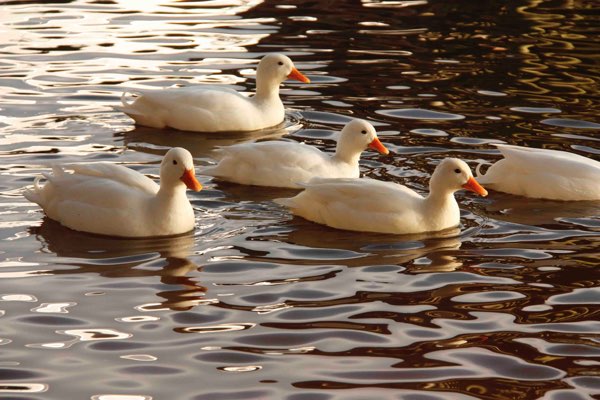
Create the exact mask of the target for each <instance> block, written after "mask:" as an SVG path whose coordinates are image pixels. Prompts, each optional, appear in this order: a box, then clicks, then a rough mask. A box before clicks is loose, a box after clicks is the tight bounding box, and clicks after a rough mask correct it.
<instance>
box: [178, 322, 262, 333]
mask: <svg viewBox="0 0 600 400" xmlns="http://www.w3.org/2000/svg"><path fill="white" fill-rule="evenodd" d="M254 326H255V324H223V325H213V326H186V327H183V328H175V331H176V332H181V333H221V332H235V331H243V330H246V329H251V328H253V327H254Z"/></svg>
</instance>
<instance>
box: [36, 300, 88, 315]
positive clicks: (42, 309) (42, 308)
mask: <svg viewBox="0 0 600 400" xmlns="http://www.w3.org/2000/svg"><path fill="white" fill-rule="evenodd" d="M76 305H77V303H74V302H67V303H42V304H40V305H39V306H38V307H36V308H32V309H31V311H34V312H39V313H57V314H68V313H69V310H67V308H69V307H73V306H76Z"/></svg>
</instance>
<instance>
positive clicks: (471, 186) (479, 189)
mask: <svg viewBox="0 0 600 400" xmlns="http://www.w3.org/2000/svg"><path fill="white" fill-rule="evenodd" d="M462 187H463V188H464V189H467V190H470V191H471V192H475V193H477V194H479V195H480V196H483V197H485V196H487V195H488V191H487V190H485V188H484V187H483V186H481V185H480V184H479V182H477V181H476V180H475V178H473V177H470V178H469V180H468V181H467V183H465V184H464V185H463V186H462Z"/></svg>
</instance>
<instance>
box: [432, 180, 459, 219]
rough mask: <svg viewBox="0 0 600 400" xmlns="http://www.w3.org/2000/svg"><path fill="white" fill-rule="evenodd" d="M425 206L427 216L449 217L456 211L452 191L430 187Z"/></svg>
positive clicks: (456, 205)
mask: <svg viewBox="0 0 600 400" xmlns="http://www.w3.org/2000/svg"><path fill="white" fill-rule="evenodd" d="M425 204H426V208H427V211H428V213H429V215H449V214H451V213H454V212H455V211H456V210H457V209H458V204H457V203H456V199H455V198H454V190H451V189H447V188H439V187H438V188H436V187H431V186H430V188H429V195H428V196H427V197H426V199H425Z"/></svg>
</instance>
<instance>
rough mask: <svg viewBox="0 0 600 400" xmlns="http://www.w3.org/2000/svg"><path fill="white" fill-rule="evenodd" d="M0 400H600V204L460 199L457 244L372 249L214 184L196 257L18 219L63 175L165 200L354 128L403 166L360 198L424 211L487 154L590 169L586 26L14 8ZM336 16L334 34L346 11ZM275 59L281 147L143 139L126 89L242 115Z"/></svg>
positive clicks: (73, 4) (188, 7)
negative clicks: (222, 154) (140, 184)
mask: <svg viewBox="0 0 600 400" xmlns="http://www.w3.org/2000/svg"><path fill="white" fill-rule="evenodd" d="M0 5H1V7H0V18H1V21H2V25H1V26H0V32H1V36H0V52H1V53H2V57H1V58H0V93H1V96H0V126H1V127H2V130H1V133H0V146H1V147H0V155H1V157H2V161H3V163H2V166H1V167H0V170H1V179H0V202H1V204H2V207H1V210H0V239H1V241H2V248H1V250H0V252H1V253H0V254H1V256H0V397H1V398H7V399H96V400H115V399H119V400H131V399H135V400H138V399H284V398H285V399H289V400H301V399H302V400H305V399H317V400H325V399H398V398H400V399H535V398H544V399H553V400H561V399H592V398H598V396H599V395H600V377H599V376H598V375H599V373H600V372H599V371H600V368H599V366H600V362H599V361H598V360H599V356H600V346H599V344H600V322H598V320H599V319H600V312H599V307H598V300H599V299H600V291H599V289H598V286H599V285H598V283H599V275H598V272H597V269H598V266H599V258H600V251H599V249H600V245H599V243H600V240H599V238H600V234H599V231H600V217H599V215H600V204H598V203H597V202H596V203H594V202H578V203H559V202H551V201H535V200H526V199H523V198H519V197H514V196H507V195H500V194H498V193H494V194H493V195H492V196H490V197H489V198H486V199H481V198H475V197H474V196H471V195H468V194H465V193H459V194H458V195H457V198H458V199H459V201H460V203H461V205H462V210H463V219H462V223H463V226H462V227H461V229H460V230H456V231H450V232H443V233H440V234H437V235H430V236H422V237H419V236H411V237H402V236H388V235H375V234H357V233H351V232H343V231H337V230H334V229H328V228H324V227H321V226H317V225H315V224H312V223H309V222H306V221H304V220H302V219H299V218H292V217H290V215H289V214H288V213H287V212H286V211H285V210H284V209H282V208H281V207H279V206H277V205H276V204H275V203H273V202H272V199H274V198H276V197H281V196H282V195H283V196H287V195H290V194H293V193H295V192H294V191H286V190H275V189H266V188H254V187H244V186H239V185H231V184H223V183H219V184H217V183H215V182H212V181H211V180H210V179H209V178H206V177H202V176H201V177H200V179H201V181H202V183H203V184H204V187H205V189H204V190H203V191H201V192H200V193H189V194H188V196H189V197H190V198H191V200H192V203H193V206H194V208H195V210H196V218H197V221H196V222H197V229H196V230H195V232H194V233H193V234H190V235H186V236H182V237H177V238H170V239H152V240H115V239H110V238H102V237H96V236H91V235H85V234H81V233H77V232H73V231H70V230H68V229H65V228H63V227H61V226H60V225H58V224H57V223H55V222H53V221H51V220H48V219H46V218H44V217H43V214H42V213H41V212H40V210H39V208H38V207H37V206H35V205H33V204H31V203H28V202H27V201H26V200H25V199H24V198H23V197H22V192H23V188H24V187H26V186H27V185H30V184H31V183H32V181H33V179H34V176H36V175H37V174H38V173H39V172H40V171H45V170H47V169H48V165H50V164H51V163H53V162H95V161H110V162H115V163H121V164H126V165H128V166H130V167H131V168H134V169H136V170H138V171H141V172H143V173H146V174H149V175H150V176H153V177H156V174H157V171H158V164H159V162H160V159H161V157H160V156H161V155H162V154H164V153H165V152H166V150H167V149H168V148H169V147H171V146H176V145H178V146H184V147H186V148H188V149H189V150H190V151H192V153H193V154H194V156H195V159H196V164H197V166H198V168H197V170H198V172H199V173H201V172H202V168H203V166H205V165H208V164H210V163H212V162H213V159H212V154H211V152H212V150H213V149H214V148H215V146H218V145H227V144H231V143H235V142H239V141H244V140H251V139H259V138H260V139H269V138H277V137H280V136H283V135H288V137H289V138H292V139H294V140H298V141H304V142H307V143H309V144H312V145H315V146H318V147H319V148H321V149H324V150H327V151H332V150H333V148H334V145H335V142H334V139H335V131H337V130H339V129H340V127H341V126H342V125H343V124H344V123H345V122H346V121H347V120H348V118H350V117H361V118H366V119H369V120H370V121H372V122H373V123H374V124H375V125H376V127H377V129H378V131H379V132H380V137H381V138H382V141H383V142H384V143H385V144H386V146H388V147H389V148H390V150H391V151H392V156H389V157H385V156H381V155H378V154H376V153H374V152H367V153H365V154H364V156H363V159H362V161H361V166H362V171H363V173H364V175H365V176H370V177H374V178H378V179H383V180H389V181H398V182H402V183H405V184H407V185H408V186H410V187H413V188H415V189H417V190H424V189H425V188H426V185H427V180H428V176H429V174H430V173H431V172H432V170H433V167H434V164H435V163H436V162H437V161H439V160H440V159H441V158H443V157H445V156H447V155H449V154H450V155H454V156H459V157H461V158H464V159H465V160H467V161H469V162H470V164H471V165H472V166H474V165H476V164H477V163H478V162H485V163H491V162H493V161H495V160H496V159H498V152H497V151H496V150H494V148H493V147H491V146H489V145H488V144H489V143H494V142H499V141H503V142H508V143H513V144H519V145H528V146H532V147H545V148H553V149H562V150H567V151H571V152H575V153H578V154H582V155H584V156H587V157H591V158H596V159H598V157H599V156H600V150H599V145H598V140H599V139H598V135H597V134H598V130H599V128H600V125H599V124H598V119H597V115H598V111H599V110H598V101H597V99H598V86H597V77H598V75H597V73H598V70H597V53H598V44H597V33H598V30H597V27H598V24H599V22H600V21H599V20H600V18H599V17H598V14H597V9H594V4H593V2H592V1H591V0H582V1H529V2H516V1H508V2H471V1H453V2H445V1H429V2H428V1H420V0H417V1H384V0H381V1H378V0H363V1H362V2H334V3H332V2H301V1H296V0H292V1H288V2H279V1H267V2H261V1H259V0H254V1H236V0H214V1H173V0H162V1H157V0H139V1H133V0H127V1H126V0H113V1H111V0H107V1H91V0H88V1H85V0H77V1H69V0H63V1H52V2H36V1H2V2H0ZM333 7H335V9H333ZM273 51H278V52H285V53H286V54H288V55H289V56H290V57H291V58H292V59H293V60H294V61H295V63H296V65H297V66H298V68H299V69H300V70H301V71H303V72H305V73H307V75H308V76H309V77H310V78H311V80H312V83H311V84H301V83H295V82H286V83H285V85H284V86H283V88H282V98H283V99H284V102H285V104H286V106H287V108H288V115H287V119H286V123H285V124H284V126H282V127H280V128H278V129H271V130H267V131H263V132H260V133H257V134H246V135H233V134H222V135H213V136H211V135H200V134H190V133H182V132H175V131H156V130H152V129H144V128H134V126H133V125H132V123H131V121H130V120H129V119H128V118H127V117H126V116H124V115H123V114H121V113H119V112H117V111H115V110H114V109H113V108H112V107H113V106H114V105H117V104H118V102H119V96H120V94H121V93H122V92H123V91H124V90H125V89H126V88H159V87H167V86H173V85H186V84H202V83H212V84H222V85H227V86H229V87H232V88H236V89H238V90H241V91H247V92H250V91H251V90H252V89H253V86H254V84H253V71H254V68H255V66H256V60H257V59H259V58H260V57H261V56H262V55H263V54H265V53H268V52H273Z"/></svg>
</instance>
